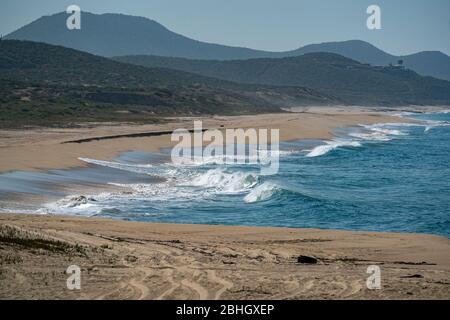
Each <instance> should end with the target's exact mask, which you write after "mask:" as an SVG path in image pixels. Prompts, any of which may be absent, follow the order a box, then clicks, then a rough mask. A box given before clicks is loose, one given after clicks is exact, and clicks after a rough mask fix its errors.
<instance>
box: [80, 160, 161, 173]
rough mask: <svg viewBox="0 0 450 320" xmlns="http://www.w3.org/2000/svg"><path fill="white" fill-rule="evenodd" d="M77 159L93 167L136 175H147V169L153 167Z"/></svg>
mask: <svg viewBox="0 0 450 320" xmlns="http://www.w3.org/2000/svg"><path fill="white" fill-rule="evenodd" d="M78 159H79V160H81V161H83V162H86V163H90V164H95V165H98V166H102V167H108V168H113V169H118V170H124V171H130V172H136V173H148V169H149V168H152V167H153V166H152V165H151V164H127V163H120V162H114V161H103V160H96V159H89V158H78Z"/></svg>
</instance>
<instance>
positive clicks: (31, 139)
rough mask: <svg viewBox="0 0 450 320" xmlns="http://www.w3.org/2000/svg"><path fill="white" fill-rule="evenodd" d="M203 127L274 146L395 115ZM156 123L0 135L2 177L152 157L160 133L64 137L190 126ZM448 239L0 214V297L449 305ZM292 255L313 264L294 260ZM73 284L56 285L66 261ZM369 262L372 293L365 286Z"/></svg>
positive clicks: (309, 116)
mask: <svg viewBox="0 0 450 320" xmlns="http://www.w3.org/2000/svg"><path fill="white" fill-rule="evenodd" d="M200 119H201V120H203V121H204V127H205V128H249V127H254V128H278V129H280V137H281V139H282V140H293V139H299V138H304V139H328V138H330V137H331V135H332V131H333V129H335V128H337V127H343V126H349V125H356V124H359V123H361V124H370V123H378V122H401V121H402V122H403V121H405V120H404V119H401V118H396V117H390V116H386V115H384V114H381V113H377V112H372V111H364V110H360V109H351V110H350V111H349V110H343V109H338V108H317V109H315V108H311V109H308V110H304V112H302V113H284V114H270V115H257V116H236V117H209V118H200ZM193 120H194V118H183V119H180V118H178V119H168V123H165V124H161V125H132V124H120V125H118V124H110V125H105V124H102V125H91V126H83V127H80V128H76V129H73V128H72V129H48V128H47V129H30V130H17V131H14V130H8V131H6V130H0V172H4V171H11V170H45V169H50V168H69V167H76V166H82V165H84V163H82V162H80V161H79V160H78V157H88V158H95V159H101V160H108V159H112V158H113V157H115V156H117V155H118V154H119V153H120V152H124V151H129V150H134V151H157V150H159V149H160V148H161V147H168V146H170V145H171V142H170V135H167V134H166V135H161V136H153V137H138V138H115V139H108V140H100V141H91V142H86V143H79V144H78V143H70V144H67V143H64V142H67V141H71V140H77V139H86V138H93V137H104V136H113V135H122V134H133V133H146V132H155V131H168V130H169V131H170V130H173V129H177V128H187V129H190V128H192V126H193ZM449 252H450V240H449V239H447V238H442V237H436V236H430V235H415V234H390V233H370V232H343V231H332V230H328V231H327V230H312V229H311V230H310V229H308V230H305V229H280V228H254V227H223V226H201V225H175V224H154V223H145V222H142V223H138V222H125V221H113V220H106V219H97V218H75V217H63V216H28V215H5V214H2V215H0V298H4V299H5V298H6V299H10V298H13V299H14V298H26V299H36V298H44V299H49V298H56V299H78V298H80V299H316V298H317V299H359V298H362V299H393V298H398V299H431V298H438V299H449V298H450V280H449V279H450V254H449ZM300 255H305V256H310V257H314V258H317V259H318V261H317V263H316V264H302V263H297V257H298V256H300ZM72 264H75V265H78V266H80V267H81V269H82V280H81V283H82V284H81V285H82V289H81V290H79V291H70V290H68V289H67V287H66V279H67V277H68V275H67V274H65V270H66V268H67V267H68V266H69V265H72ZM369 265H378V266H380V268H381V272H382V274H381V277H382V289H381V290H368V289H367V287H366V279H367V277H368V276H369V274H367V273H366V271H367V267H368V266H369Z"/></svg>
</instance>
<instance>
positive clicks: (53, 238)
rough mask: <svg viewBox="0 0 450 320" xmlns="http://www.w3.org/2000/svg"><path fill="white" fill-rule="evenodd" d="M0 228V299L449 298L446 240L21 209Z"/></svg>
mask: <svg viewBox="0 0 450 320" xmlns="http://www.w3.org/2000/svg"><path fill="white" fill-rule="evenodd" d="M5 230H6V231H5ZM7 230H10V232H9V233H8V232H7ZM11 230H13V232H11ZM0 235H1V236H0V298H3V299H5V298H8V299H11V298H13V299H17V298H26V299H450V255H449V252H450V240H449V239H447V238H443V237H437V236H431V235H418V234H393V233H372V232H345V231H331V230H329V231H327V230H313V229H283V228H255V227H224V226H202V225H176V224H155V223H147V222H125V221H113V220H107V219H98V218H75V217H63V216H27V215H0ZM24 239H26V241H25V240H24ZM57 241H59V242H57ZM76 244H78V245H79V246H82V248H81V249H80V247H78V248H77V247H75V245H76ZM299 255H306V256H310V257H314V258H317V259H318V263H317V264H301V263H297V257H298V256H299ZM73 264H75V265H78V266H79V267H80V268H81V270H82V272H81V290H75V291H70V290H68V289H67V287H66V280H67V277H68V275H67V274H65V270H66V268H67V267H68V266H69V265H73ZM369 265H378V266H379V267H380V268H381V285H382V288H381V289H380V290H369V289H367V286H366V280H367V277H368V276H369V274H367V273H366V271H367V267H368V266H369Z"/></svg>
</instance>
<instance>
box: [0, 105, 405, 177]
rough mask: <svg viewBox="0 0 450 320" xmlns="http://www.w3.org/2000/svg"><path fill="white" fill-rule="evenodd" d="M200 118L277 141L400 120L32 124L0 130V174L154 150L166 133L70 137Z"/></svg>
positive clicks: (336, 117)
mask: <svg viewBox="0 0 450 320" xmlns="http://www.w3.org/2000/svg"><path fill="white" fill-rule="evenodd" d="M194 120H202V121H203V127H204V128H205V129H213V128H218V129H226V128H244V129H245V128H255V129H259V128H268V129H280V139H281V140H282V141H289V140H295V139H328V138H330V137H331V136H332V131H333V130H334V129H336V128H338V127H345V126H351V125H357V124H372V123H380V122H406V121H407V120H406V119H402V118H400V117H394V116H389V115H386V114H385V113H382V112H377V111H372V110H365V109H362V108H347V109H345V108H336V107H333V108H325V107H317V108H305V109H304V111H303V112H300V113H298V112H297V113H280V114H260V115H246V116H227V117H219V116H215V117H203V118H169V119H165V120H164V122H163V123H161V124H149V125H134V124H116V123H111V124H98V123H97V124H84V125H80V127H78V128H67V129H66V128H32V129H26V130H0V153H1V157H0V172H6V171H15V170H48V169H66V168H73V167H81V166H85V165H86V163H84V162H82V161H80V160H78V158H79V157H85V158H93V159H98V160H111V159H112V158H114V157H116V156H117V155H119V154H120V153H121V152H125V151H158V150H159V149H160V148H162V147H170V146H171V145H173V143H172V142H171V141H170V134H163V135H159V136H150V137H132V138H127V137H125V138H112V139H107V140H94V141H90V142H85V143H65V142H68V141H73V140H80V139H92V138H99V137H114V136H118V135H129V134H142V133H149V132H171V131H173V130H175V129H179V128H185V129H192V128H193V125H194Z"/></svg>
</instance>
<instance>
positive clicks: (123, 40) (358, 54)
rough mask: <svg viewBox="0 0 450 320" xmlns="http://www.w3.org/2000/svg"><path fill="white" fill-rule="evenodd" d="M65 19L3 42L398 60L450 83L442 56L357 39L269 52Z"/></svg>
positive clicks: (188, 54)
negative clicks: (398, 51) (72, 26)
mask: <svg viewBox="0 0 450 320" xmlns="http://www.w3.org/2000/svg"><path fill="white" fill-rule="evenodd" d="M67 17H68V14H67V13H65V12H60V13H57V14H54V15H50V16H44V17H41V18H39V19H38V20H36V21H33V22H32V23H30V24H28V25H26V26H24V27H22V28H20V29H19V30H17V31H14V32H13V33H11V34H9V35H7V36H6V37H5V39H18V40H29V41H37V42H44V43H48V44H54V45H61V46H64V47H68V48H73V49H77V50H81V51H85V52H89V53H92V54H96V55H101V56H105V57H113V56H124V55H157V56H166V57H178V58H188V59H200V60H201V59H204V60H244V59H254V58H282V57H289V56H300V55H303V54H306V53H311V52H331V53H335V54H339V55H342V56H344V57H347V58H350V59H353V60H356V61H359V62H361V63H369V64H372V65H377V66H387V65H389V64H396V63H397V61H398V60H403V61H404V65H405V66H406V67H407V68H409V69H412V70H414V71H416V72H418V73H419V74H421V75H427V76H433V77H437V78H441V79H445V80H450V57H448V56H447V55H445V54H443V53H440V54H438V53H433V58H430V55H431V54H432V53H430V52H419V53H416V54H412V55H406V56H394V55H391V54H389V53H386V52H384V51H383V50H380V49H379V48H377V47H375V46H374V45H372V44H370V43H368V42H366V41H363V40H358V39H353V40H347V41H340V42H337V41H336V42H324V43H319V44H311V45H306V46H303V47H301V48H299V49H296V50H292V51H286V52H268V51H261V50H254V49H248V48H242V47H230V46H224V45H219V44H213V43H206V42H201V41H197V40H194V39H190V38H188V37H186V36H183V35H181V34H178V33H175V32H172V31H170V30H169V29H167V28H166V27H164V26H163V25H161V24H160V23H158V22H156V21H155V20H151V19H148V18H145V17H140V16H130V15H125V14H119V13H104V14H94V13H89V12H83V14H82V27H81V30H72V31H71V30H68V29H67V27H66V19H67ZM436 57H437V58H436Z"/></svg>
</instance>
